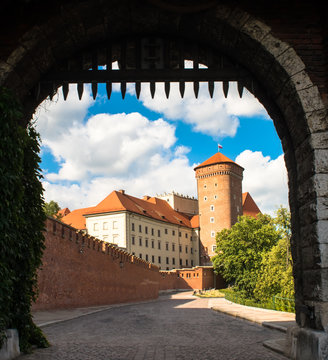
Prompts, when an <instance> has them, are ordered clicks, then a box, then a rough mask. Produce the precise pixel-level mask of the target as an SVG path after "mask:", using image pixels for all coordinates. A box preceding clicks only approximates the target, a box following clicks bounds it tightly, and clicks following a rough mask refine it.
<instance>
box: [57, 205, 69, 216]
mask: <svg viewBox="0 0 328 360" xmlns="http://www.w3.org/2000/svg"><path fill="white" fill-rule="evenodd" d="M70 212H71V211H70V209H69V208H67V207H66V208H64V209H60V210H59V211H58V213H57V216H59V217H61V216H66V215H68V214H69V213H70Z"/></svg>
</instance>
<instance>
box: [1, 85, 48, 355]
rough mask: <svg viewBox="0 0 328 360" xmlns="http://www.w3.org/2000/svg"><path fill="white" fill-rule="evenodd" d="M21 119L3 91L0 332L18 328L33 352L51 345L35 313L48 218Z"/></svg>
mask: <svg viewBox="0 0 328 360" xmlns="http://www.w3.org/2000/svg"><path fill="white" fill-rule="evenodd" d="M20 118H21V112H20V106H19V104H18V102H17V101H16V100H15V97H14V96H13V94H11V93H10V92H9V91H8V90H6V89H4V88H0V199H1V202H0V247H1V251H0V332H1V333H2V334H3V333H4V330H5V329H7V328H16V329H17V330H18V332H19V338H20V348H21V351H23V352H29V351H30V349H31V347H32V346H33V345H36V346H39V347H46V346H48V345H49V344H48V342H47V340H46V338H45V337H44V335H43V334H42V332H41V330H40V329H39V328H38V327H37V326H36V325H35V324H34V323H33V321H32V315H31V303H32V301H34V300H35V299H36V296H37V269H38V268H39V267H40V266H41V260H42V253H43V249H44V236H43V230H44V224H45V214H44V211H43V197H42V193H43V189H42V185H41V182H40V179H41V177H42V176H41V172H40V168H39V162H40V158H39V155H38V154H39V151H40V146H39V136H38V134H37V132H36V131H35V129H34V128H33V126H32V125H30V126H28V127H27V128H23V127H21V126H19V124H18V120H19V119H20ZM1 338H3V337H1V336H0V339H1Z"/></svg>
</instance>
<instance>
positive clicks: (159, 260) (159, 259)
mask: <svg viewBox="0 0 328 360" xmlns="http://www.w3.org/2000/svg"><path fill="white" fill-rule="evenodd" d="M158 263H159V264H160V263H161V257H160V256H159V257H158Z"/></svg>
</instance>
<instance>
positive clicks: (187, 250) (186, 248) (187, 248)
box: [186, 245, 188, 254]
mask: <svg viewBox="0 0 328 360" xmlns="http://www.w3.org/2000/svg"><path fill="white" fill-rule="evenodd" d="M186 254H188V245H186Z"/></svg>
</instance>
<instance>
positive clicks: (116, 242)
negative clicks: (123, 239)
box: [113, 234, 118, 245]
mask: <svg viewBox="0 0 328 360" xmlns="http://www.w3.org/2000/svg"><path fill="white" fill-rule="evenodd" d="M113 244H116V245H117V244H118V235H117V234H114V235H113Z"/></svg>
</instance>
